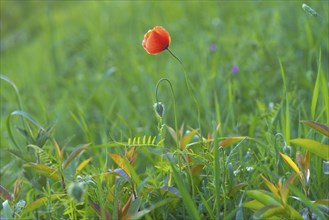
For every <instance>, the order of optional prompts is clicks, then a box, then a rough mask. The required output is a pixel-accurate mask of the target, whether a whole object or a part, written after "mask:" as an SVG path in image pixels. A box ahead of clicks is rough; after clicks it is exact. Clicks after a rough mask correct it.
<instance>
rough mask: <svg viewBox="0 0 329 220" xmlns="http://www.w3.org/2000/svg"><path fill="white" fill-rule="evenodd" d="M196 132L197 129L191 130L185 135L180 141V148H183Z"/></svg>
mask: <svg viewBox="0 0 329 220" xmlns="http://www.w3.org/2000/svg"><path fill="white" fill-rule="evenodd" d="M197 133H198V130H192V131H191V132H189V133H188V134H187V135H185V136H184V137H183V138H182V140H181V142H180V149H185V148H186V146H187V144H188V143H190V141H191V140H192V138H193V137H194V135H196V134H197Z"/></svg>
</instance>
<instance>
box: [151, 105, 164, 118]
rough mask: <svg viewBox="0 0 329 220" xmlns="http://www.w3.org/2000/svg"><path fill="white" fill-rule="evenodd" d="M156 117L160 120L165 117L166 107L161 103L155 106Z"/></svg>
mask: <svg viewBox="0 0 329 220" xmlns="http://www.w3.org/2000/svg"><path fill="white" fill-rule="evenodd" d="M153 107H154V111H155V113H156V115H157V116H158V117H160V118H162V117H163V115H164V112H165V106H164V104H162V103H161V102H157V103H155V104H154V105H153Z"/></svg>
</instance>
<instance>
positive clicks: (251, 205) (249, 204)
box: [243, 200, 264, 211]
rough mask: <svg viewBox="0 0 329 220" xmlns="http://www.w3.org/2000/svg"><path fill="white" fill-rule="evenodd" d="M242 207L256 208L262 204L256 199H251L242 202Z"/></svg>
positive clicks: (261, 206)
mask: <svg viewBox="0 0 329 220" xmlns="http://www.w3.org/2000/svg"><path fill="white" fill-rule="evenodd" d="M243 207H244V208H247V209H251V210H254V211H256V210H258V209H261V208H263V207H264V204H263V203H261V202H259V201H258V200H251V201H249V202H245V203H243Z"/></svg>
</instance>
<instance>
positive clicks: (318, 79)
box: [311, 50, 321, 120]
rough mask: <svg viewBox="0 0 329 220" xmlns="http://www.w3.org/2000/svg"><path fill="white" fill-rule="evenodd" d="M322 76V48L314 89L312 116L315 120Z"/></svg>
mask: <svg viewBox="0 0 329 220" xmlns="http://www.w3.org/2000/svg"><path fill="white" fill-rule="evenodd" d="M320 78H321V50H320V54H319V66H318V74H317V77H316V81H315V85H314V89H313V96H312V104H311V116H312V119H313V120H315V114H316V105H317V102H318V97H319V90H320V89H319V87H320Z"/></svg>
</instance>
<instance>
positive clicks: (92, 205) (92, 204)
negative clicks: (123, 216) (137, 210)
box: [89, 201, 112, 220]
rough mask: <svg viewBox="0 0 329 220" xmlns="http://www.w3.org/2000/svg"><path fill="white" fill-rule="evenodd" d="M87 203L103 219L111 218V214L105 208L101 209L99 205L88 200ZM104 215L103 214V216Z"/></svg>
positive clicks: (108, 219) (109, 219) (110, 219)
mask: <svg viewBox="0 0 329 220" xmlns="http://www.w3.org/2000/svg"><path fill="white" fill-rule="evenodd" d="M89 205H90V207H91V208H92V209H94V210H95V212H96V213H97V214H98V215H99V217H101V218H102V219H105V220H112V217H111V214H110V213H109V212H108V211H107V210H102V208H101V206H100V205H98V204H97V203H95V202H92V201H89ZM103 215H105V216H103Z"/></svg>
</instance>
